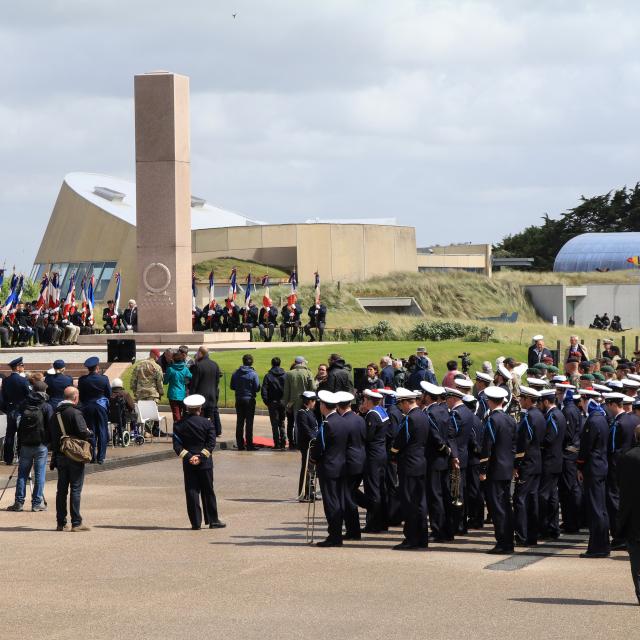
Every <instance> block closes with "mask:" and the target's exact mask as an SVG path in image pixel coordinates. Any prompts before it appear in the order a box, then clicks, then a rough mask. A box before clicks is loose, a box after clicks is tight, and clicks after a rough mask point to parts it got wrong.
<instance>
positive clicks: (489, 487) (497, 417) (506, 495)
mask: <svg viewBox="0 0 640 640" xmlns="http://www.w3.org/2000/svg"><path fill="white" fill-rule="evenodd" d="M485 393H486V396H487V403H488V405H489V415H488V416H487V417H486V418H485V421H484V426H485V428H484V439H483V443H482V457H481V459H480V464H481V465H482V466H481V470H480V479H481V480H486V481H487V484H486V496H487V501H488V502H489V507H490V511H491V517H492V519H493V526H494V529H495V537H496V546H495V547H494V548H493V549H490V550H489V551H488V552H487V553H493V554H503V553H512V552H513V510H512V507H511V495H510V493H511V492H510V490H511V479H512V477H513V469H514V463H515V448H516V447H515V432H516V423H515V420H514V419H513V418H512V417H511V416H509V415H507V414H506V413H505V412H504V408H503V403H504V402H505V401H506V399H507V397H508V392H507V391H506V390H505V389H503V388H502V387H489V388H488V389H487V390H486V391H485Z"/></svg>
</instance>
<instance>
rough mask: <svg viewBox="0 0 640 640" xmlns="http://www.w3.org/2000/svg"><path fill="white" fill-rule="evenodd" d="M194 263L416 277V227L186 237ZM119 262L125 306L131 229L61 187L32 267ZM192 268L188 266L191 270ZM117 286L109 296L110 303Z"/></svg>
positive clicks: (234, 230) (215, 232)
mask: <svg viewBox="0 0 640 640" xmlns="http://www.w3.org/2000/svg"><path fill="white" fill-rule="evenodd" d="M191 246H192V263H194V264H195V263H198V262H202V261H204V260H209V259H213V258H222V257H235V258H238V259H246V260H255V261H257V262H262V263H264V264H271V265H274V266H278V267H281V268H284V269H290V268H291V267H293V266H297V269H298V273H299V280H300V282H310V281H312V278H313V273H314V272H315V271H316V270H318V271H319V272H320V275H321V277H322V279H323V281H324V282H329V281H338V280H342V281H359V280H365V279H367V278H371V277H374V276H384V275H387V274H389V273H393V272H395V271H408V272H414V273H415V272H416V271H417V270H418V261H417V255H416V237H415V229H414V228H413V227H400V226H381V225H360V224H348V225H341V224H323V223H319V224H282V225H258V226H248V227H225V228H220V229H199V230H195V231H192V232H191ZM101 260H104V261H107V260H108V261H116V262H117V270H119V271H120V272H121V274H122V289H123V290H122V296H121V299H122V300H123V301H126V300H128V299H129V298H135V297H137V296H136V293H137V292H136V288H137V285H136V281H137V273H136V269H137V263H136V229H135V227H134V226H133V225H131V224H129V223H128V222H125V221H123V220H121V219H120V218H117V217H115V216H113V215H111V214H109V213H106V212H105V211H103V210H102V209H100V207H98V206H96V205H94V204H92V203H91V202H89V201H87V200H85V199H84V198H83V197H82V196H80V195H78V194H77V193H76V192H75V191H73V190H72V189H71V188H69V187H68V186H67V185H66V183H63V185H62V188H61V189H60V193H59V195H58V199H57V200H56V204H55V206H54V209H53V213H52V214H51V218H50V219H49V224H48V226H47V230H46V233H45V235H44V237H43V239H42V243H41V245H40V249H39V250H38V253H37V256H36V259H35V262H36V263H38V264H49V263H58V262H84V261H88V262H89V261H94V262H95V261H101ZM189 267H190V265H189ZM114 289H115V284H114V283H112V284H111V285H110V286H109V288H108V290H107V297H112V296H113V293H114Z"/></svg>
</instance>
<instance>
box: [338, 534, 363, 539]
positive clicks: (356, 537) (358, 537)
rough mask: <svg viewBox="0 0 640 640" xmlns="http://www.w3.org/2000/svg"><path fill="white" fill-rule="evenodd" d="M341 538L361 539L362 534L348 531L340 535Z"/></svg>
mask: <svg viewBox="0 0 640 640" xmlns="http://www.w3.org/2000/svg"><path fill="white" fill-rule="evenodd" d="M342 539H343V540H362V536H361V535H360V534H359V533H350V534H347V535H345V536H342Z"/></svg>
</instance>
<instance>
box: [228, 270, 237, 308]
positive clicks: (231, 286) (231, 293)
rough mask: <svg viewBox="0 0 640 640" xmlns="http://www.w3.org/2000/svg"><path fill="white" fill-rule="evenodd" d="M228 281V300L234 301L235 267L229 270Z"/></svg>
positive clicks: (235, 288)
mask: <svg viewBox="0 0 640 640" xmlns="http://www.w3.org/2000/svg"><path fill="white" fill-rule="evenodd" d="M229 280H230V283H229V300H235V299H236V296H237V295H238V279H237V269H236V268H235V267H234V268H233V269H231V277H230V278H229Z"/></svg>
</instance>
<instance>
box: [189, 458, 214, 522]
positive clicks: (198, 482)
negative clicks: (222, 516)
mask: <svg viewBox="0 0 640 640" xmlns="http://www.w3.org/2000/svg"><path fill="white" fill-rule="evenodd" d="M182 471H183V473H184V494H185V497H186V499H187V513H188V514H189V521H190V522H191V526H192V527H200V526H202V514H203V511H204V523H205V524H211V523H212V522H217V521H218V503H217V500H216V494H215V492H214V490H213V468H212V467H209V468H208V469H199V468H198V467H197V466H193V465H188V464H185V465H183V467H182ZM200 501H202V509H201V508H200Z"/></svg>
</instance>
